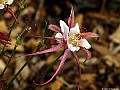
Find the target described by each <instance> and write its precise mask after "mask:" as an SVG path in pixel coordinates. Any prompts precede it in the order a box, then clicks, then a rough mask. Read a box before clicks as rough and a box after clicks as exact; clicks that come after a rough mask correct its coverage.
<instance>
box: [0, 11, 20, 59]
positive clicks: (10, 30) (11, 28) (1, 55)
mask: <svg viewBox="0 0 120 90" xmlns="http://www.w3.org/2000/svg"><path fill="white" fill-rule="evenodd" d="M19 15H20V11H18V13H17V16H16V19H17V18H18V16H19ZM15 24H16V20H14V22H13V24H12V26H11V27H10V29H9V32H8V34H7V36H8V38H9V37H10V34H11V32H12V30H13V27H14V26H15ZM5 47H6V46H5V45H4V47H3V49H2V51H1V54H0V58H1V57H3V55H4V51H5Z"/></svg>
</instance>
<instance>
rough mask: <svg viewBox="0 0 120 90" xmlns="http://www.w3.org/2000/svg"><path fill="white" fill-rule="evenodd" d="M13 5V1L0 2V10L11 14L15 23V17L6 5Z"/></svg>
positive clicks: (0, 0)
mask: <svg viewBox="0 0 120 90" xmlns="http://www.w3.org/2000/svg"><path fill="white" fill-rule="evenodd" d="M12 3H13V0H0V9H4V8H5V9H6V11H7V12H8V13H9V14H11V15H12V16H13V17H14V18H15V20H16V21H17V19H16V16H15V15H14V13H13V11H12V10H11V8H10V7H8V5H11V4H12Z"/></svg>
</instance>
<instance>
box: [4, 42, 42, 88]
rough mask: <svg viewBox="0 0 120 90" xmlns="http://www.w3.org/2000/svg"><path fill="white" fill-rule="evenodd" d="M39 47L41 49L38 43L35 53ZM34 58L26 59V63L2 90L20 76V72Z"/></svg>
mask: <svg viewBox="0 0 120 90" xmlns="http://www.w3.org/2000/svg"><path fill="white" fill-rule="evenodd" d="M39 47H41V45H40V43H39V44H38V46H37V48H36V50H35V52H37V51H38V50H39ZM33 57H34V56H31V57H30V58H28V60H27V62H26V63H25V64H24V65H23V66H22V67H21V68H20V70H19V71H18V72H17V73H16V74H15V75H14V77H13V78H12V79H11V80H10V82H9V83H8V84H7V85H6V86H5V89H4V90H7V89H8V87H9V86H10V85H11V84H12V82H13V81H14V79H15V78H16V77H17V76H18V75H19V74H20V72H21V71H22V70H23V69H24V67H25V66H26V65H27V64H28V63H29V62H30V61H31V59H32V58H33Z"/></svg>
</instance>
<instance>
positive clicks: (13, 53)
mask: <svg viewBox="0 0 120 90" xmlns="http://www.w3.org/2000/svg"><path fill="white" fill-rule="evenodd" d="M16 48H17V46H15V47H14V49H13V51H12V54H11V56H10V58H9V60H8V62H7V65H6V66H5V68H4V70H3V71H2V73H1V74H0V79H2V77H3V76H4V73H5V71H6V69H7V67H8V66H9V63H10V61H11V58H12V57H13V56H14V55H15V50H16Z"/></svg>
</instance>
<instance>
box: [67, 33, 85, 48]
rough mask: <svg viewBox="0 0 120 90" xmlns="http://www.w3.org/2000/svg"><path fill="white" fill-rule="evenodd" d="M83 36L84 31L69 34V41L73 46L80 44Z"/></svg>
mask: <svg viewBox="0 0 120 90" xmlns="http://www.w3.org/2000/svg"><path fill="white" fill-rule="evenodd" d="M83 36H84V34H82V33H73V34H69V37H68V38H69V39H68V43H69V44H72V45H73V46H80V39H82V37H83Z"/></svg>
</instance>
